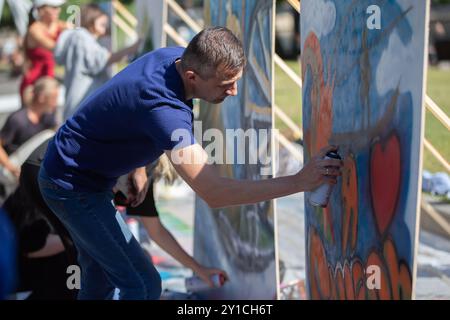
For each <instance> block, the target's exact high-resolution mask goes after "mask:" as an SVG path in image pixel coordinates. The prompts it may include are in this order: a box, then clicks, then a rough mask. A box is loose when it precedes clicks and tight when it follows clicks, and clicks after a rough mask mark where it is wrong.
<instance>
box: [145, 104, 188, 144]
mask: <svg viewBox="0 0 450 320" xmlns="http://www.w3.org/2000/svg"><path fill="white" fill-rule="evenodd" d="M143 121H144V122H143V123H142V126H143V127H144V132H145V134H146V136H148V137H150V138H151V139H152V140H153V141H154V142H155V143H156V144H157V146H158V147H159V148H160V149H161V150H172V149H174V148H184V147H187V146H190V145H192V144H194V143H195V138H194V133H193V128H192V121H193V115H192V113H191V112H189V111H187V110H185V109H182V108H178V107H170V106H162V107H156V108H153V109H152V110H150V111H148V112H147V113H146V115H145V117H143Z"/></svg>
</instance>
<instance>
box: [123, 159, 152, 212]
mask: <svg viewBox="0 0 450 320" xmlns="http://www.w3.org/2000/svg"><path fill="white" fill-rule="evenodd" d="M148 185H149V181H148V179H147V173H146V172H145V167H142V168H137V169H136V170H134V171H133V172H132V173H130V174H129V176H128V201H129V203H130V204H131V206H132V207H137V206H138V205H140V204H141V203H142V201H144V199H145V196H146V195H147V190H148Z"/></svg>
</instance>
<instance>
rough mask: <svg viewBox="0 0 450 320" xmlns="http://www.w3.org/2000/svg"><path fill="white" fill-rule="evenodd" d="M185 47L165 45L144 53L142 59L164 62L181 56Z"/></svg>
mask: <svg viewBox="0 0 450 320" xmlns="http://www.w3.org/2000/svg"><path fill="white" fill-rule="evenodd" d="M184 50H185V48H183V47H165V48H160V49H156V50H153V51H150V52H148V53H146V54H144V55H143V56H142V57H141V59H142V60H154V61H159V62H162V63H163V62H164V61H165V60H172V59H176V58H179V57H181V56H182V55H183V52H184Z"/></svg>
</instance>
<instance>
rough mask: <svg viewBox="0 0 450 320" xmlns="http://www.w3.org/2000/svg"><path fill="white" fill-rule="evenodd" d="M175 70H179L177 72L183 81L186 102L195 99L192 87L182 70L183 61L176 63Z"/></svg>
mask: <svg viewBox="0 0 450 320" xmlns="http://www.w3.org/2000/svg"><path fill="white" fill-rule="evenodd" d="M175 68H176V69H177V72H178V74H179V75H180V77H181V80H182V81H183V87H184V96H185V99H186V100H191V99H193V98H194V93H193V92H192V89H191V88H190V86H189V85H188V83H187V81H186V79H185V77H184V73H183V69H182V68H181V60H177V61H175Z"/></svg>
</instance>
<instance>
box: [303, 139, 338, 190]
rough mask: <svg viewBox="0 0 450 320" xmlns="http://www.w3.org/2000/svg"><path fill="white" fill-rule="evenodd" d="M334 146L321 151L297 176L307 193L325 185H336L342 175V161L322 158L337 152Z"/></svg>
mask: <svg viewBox="0 0 450 320" xmlns="http://www.w3.org/2000/svg"><path fill="white" fill-rule="evenodd" d="M336 150H337V148H336V147H334V146H328V147H325V148H323V149H321V150H320V151H319V153H318V154H316V155H315V156H314V157H312V158H311V160H310V161H309V162H308V163H307V164H306V165H305V166H304V167H303V169H302V170H301V171H300V172H299V173H297V174H296V177H297V178H298V180H299V182H301V183H302V184H303V186H304V188H305V190H306V191H311V190H314V189H316V188H317V187H319V186H320V185H321V184H323V183H328V184H336V183H337V181H336V180H337V177H338V176H340V175H342V172H341V167H342V165H343V163H342V161H341V160H337V159H327V160H323V159H322V158H323V157H324V156H325V155H326V154H327V153H328V152H329V151H336Z"/></svg>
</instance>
